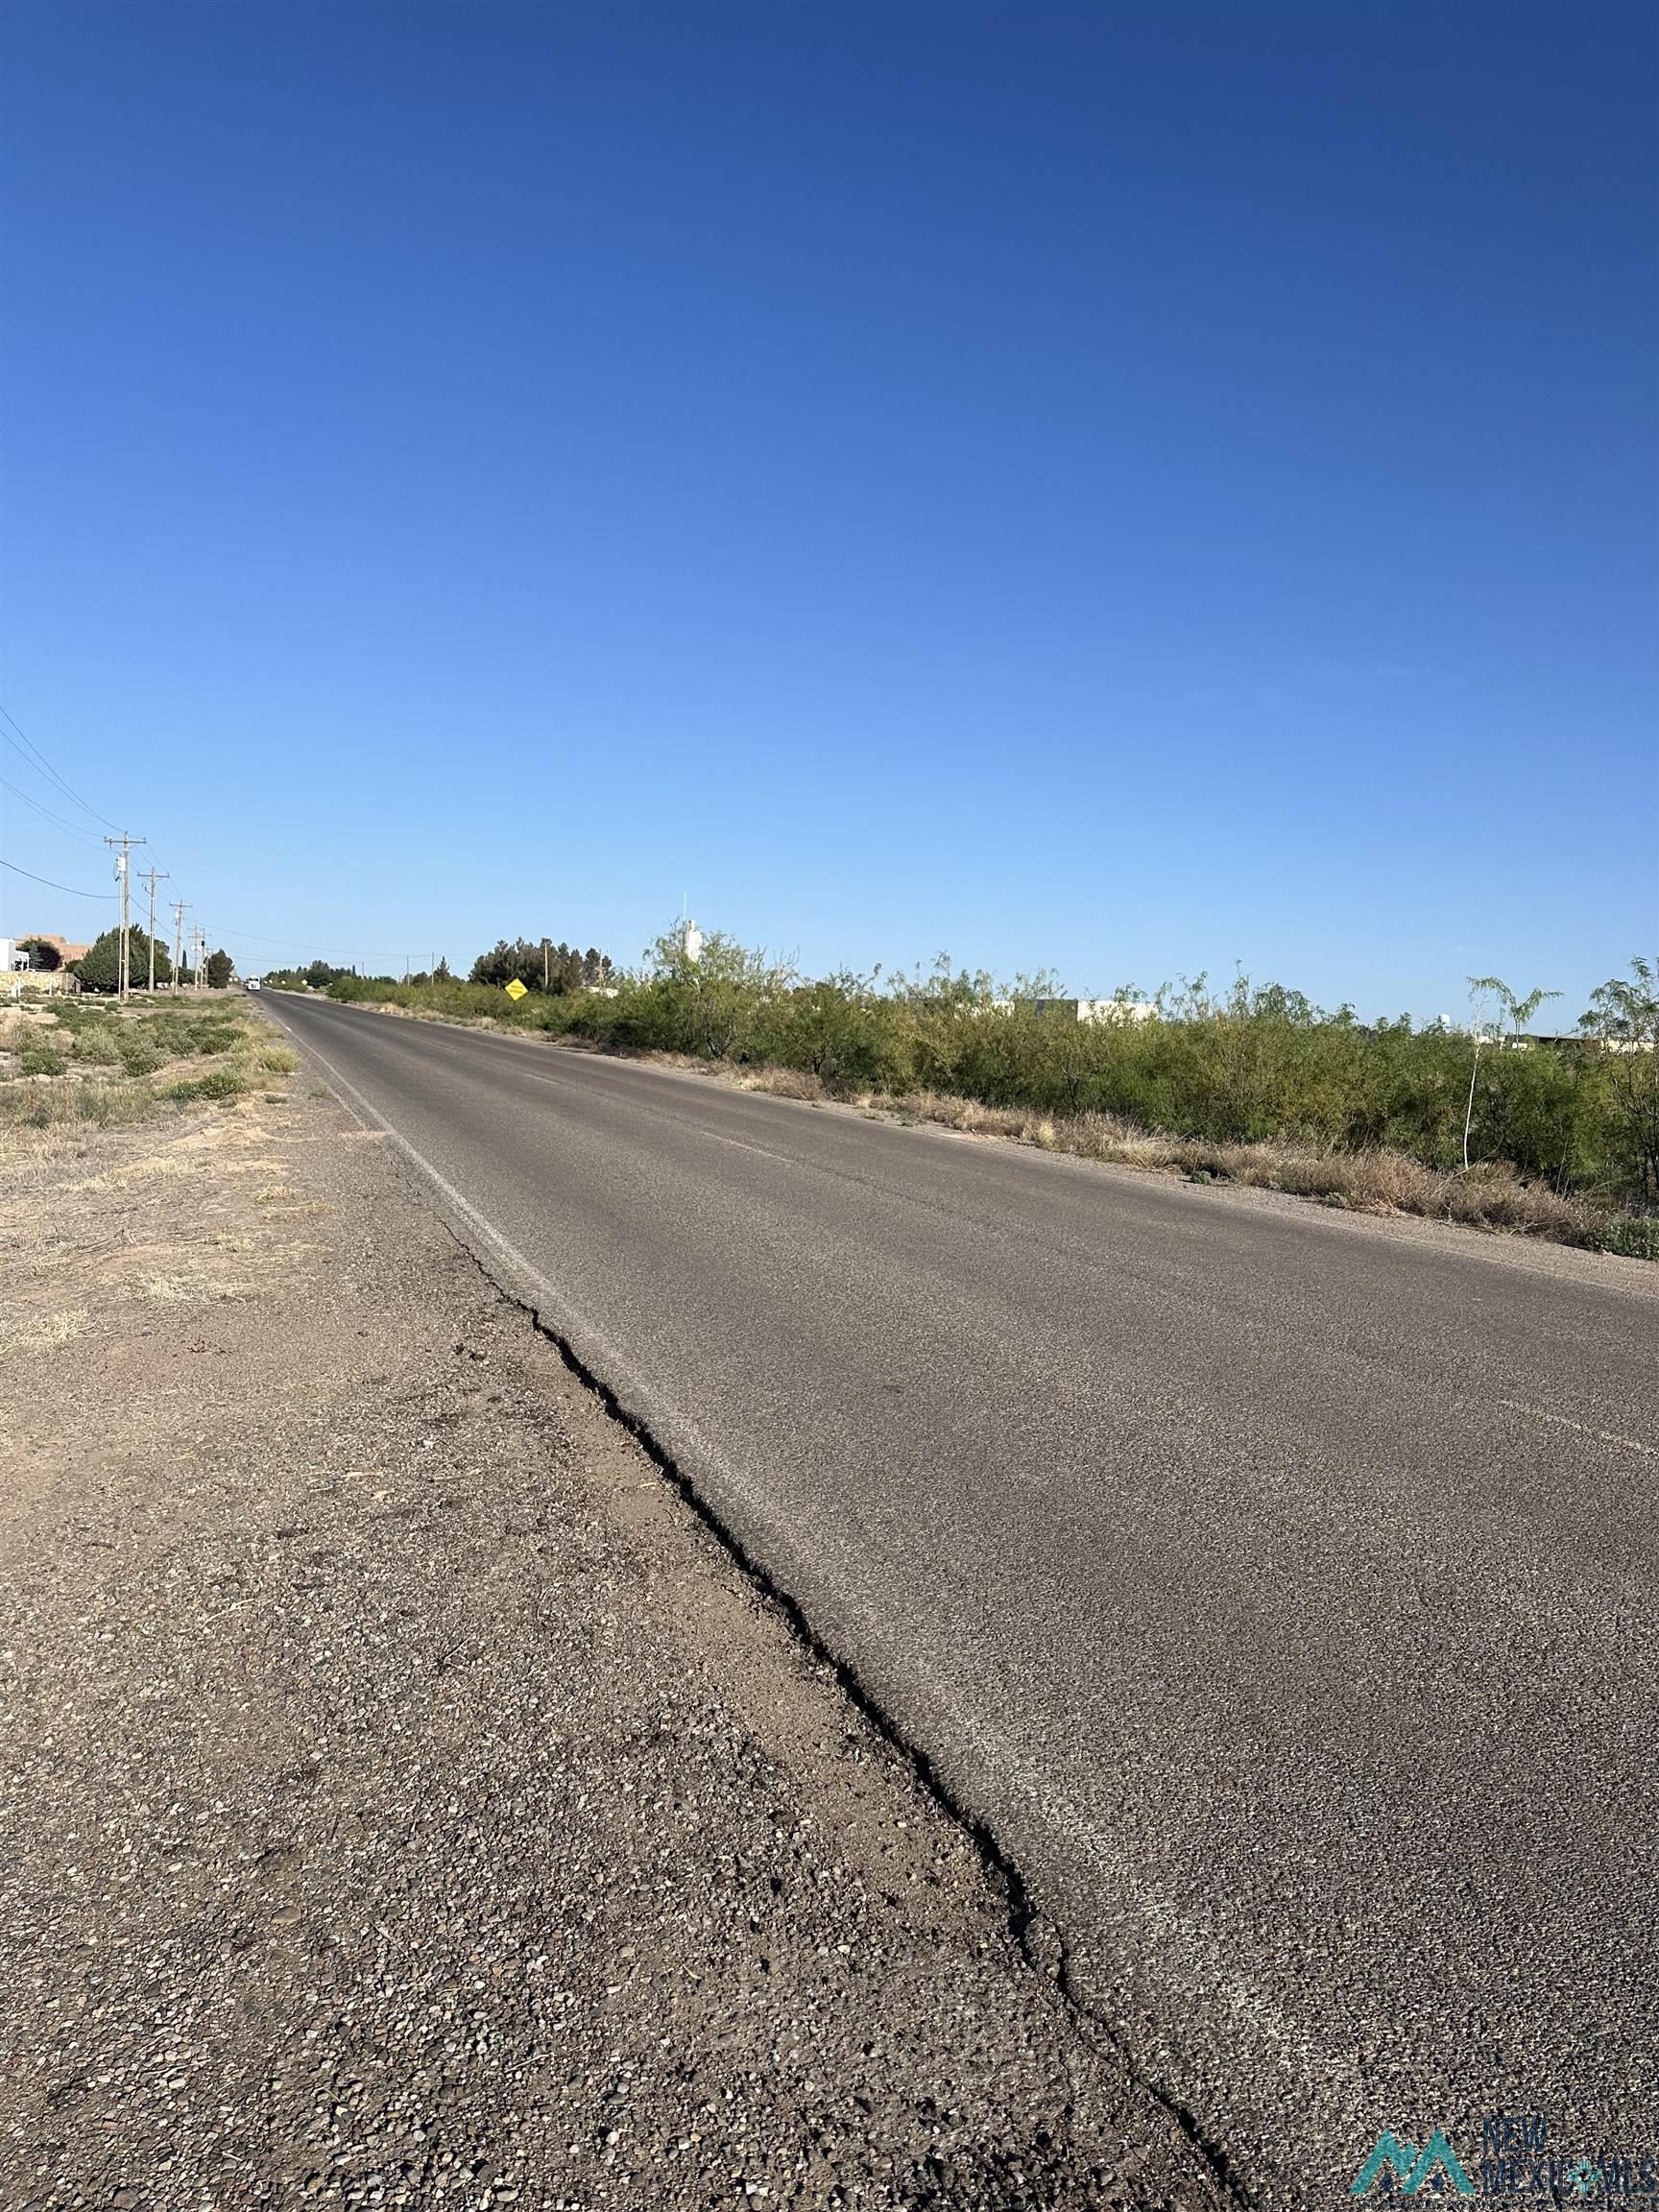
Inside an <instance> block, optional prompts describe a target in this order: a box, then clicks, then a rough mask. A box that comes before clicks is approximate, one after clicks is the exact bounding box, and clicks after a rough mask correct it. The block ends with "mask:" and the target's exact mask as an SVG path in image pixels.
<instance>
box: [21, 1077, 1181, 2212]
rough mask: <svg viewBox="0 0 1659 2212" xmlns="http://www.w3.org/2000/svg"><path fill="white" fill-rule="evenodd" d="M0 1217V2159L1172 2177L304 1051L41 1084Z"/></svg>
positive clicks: (998, 1913)
mask: <svg viewBox="0 0 1659 2212" xmlns="http://www.w3.org/2000/svg"><path fill="white" fill-rule="evenodd" d="M0 1226H3V1228H4V1231H5V1243H4V1258H3V1259H0V1274H3V1277H4V1282H5V1306H4V1310H5V1313H6V1315H7V1326H6V1331H5V1334H4V1338H3V1340H0V1447H3V1450H4V1458H5V1468H6V1472H5V1478H4V1483H3V1486H0V1622H3V1625H0V1699H3V1703H0V1712H3V1714H4V1739H3V1743H0V1825H3V1828H4V1833H5V1836H6V1839H7V1848H6V1851H5V1853H4V1855H3V1857H0V1977H3V1980H4V1985H5V1987H6V1988H7V1990H8V1992H9V2002H8V2005H7V2006H6V2008H5V2009H4V2013H3V2015H0V2175H4V2176H5V2181H4V2187H3V2188H0V2200H3V2201H4V2203H5V2205H6V2206H7V2207H8V2208H9V2212H10V2208H12V2207H15V2208H16V2212H47V2208H49V2207H50V2208H53V2212H57V2208H59V2207H65V2208H67V2207H79V2206H109V2205H118V2206H131V2207H135V2208H143V2212H173V2208H175V2207H177V2208H179V2212H185V2208H190V2212H197V2208H209V2207H211V2208H219V2207H223V2208H224V2212H230V2208H232V2207H234V2208H236V2212H243V2208H249V2207H285V2206H289V2205H296V2204H302V2203H306V2202H311V2201H321V2202H325V2203H327V2202H345V2203H349V2204H354V2205H378V2204H412V2205H420V2206H425V2205H445V2206H447V2205H455V2206H461V2205H471V2206H479V2207H483V2206H486V2205H490V2204H493V2203H494V2204H514V2203H517V2204H521V2205H526V2206H530V2205H534V2206H539V2207H548V2208H552V2207H566V2208H567V2207H574V2206H583V2207H586V2206H589V2205H592V2206H598V2205H623V2204H626V2205H630V2206H656V2205H663V2206H682V2205H685V2206H702V2205H709V2206H714V2205H731V2204H737V2205H744V2204H755V2205H761V2206H766V2205H773V2204H785V2203H788V2204H804V2205H820V2204H822V2205H889V2204H894V2205H897V2204H902V2205H913V2206H918V2207H940V2208H945V2207H970V2206H972V2207H979V2206H985V2207H1004V2206H1005V2207H1015V2206H1019V2207H1043V2206H1052V2207H1055V2208H1058V2207H1061V2206H1072V2205H1078V2206H1084V2205H1087V2206H1096V2205H1098V2206H1107V2205H1112V2206H1117V2205H1123V2206H1129V2205H1134V2206H1143V2207H1152V2206H1168V2207H1171V2208H1175V2207H1179V2208H1182V2212H1186V2208H1188V2207H1194V2208H1195V2207H1199V2206H1205V2205H1211V2204H1214V2203H1216V2202H1219V2201H1220V2200H1221V2192H1220V2190H1219V2189H1218V2187H1217V2185H1216V2184H1215V2182H1214V2178H1213V2176H1212V2175H1211V2173H1210V2171H1209V2169H1208V2167H1207V2166H1206V2164H1205V2162H1204V2160H1203V2159H1202V2158H1201V2156H1200V2155H1199V2153H1198V2152H1196V2151H1195V2150H1194V2149H1193V2148H1192V2146H1191V2145H1190V2143H1189V2142H1188V2141H1187V2139H1186V2138H1185V2136H1184V2134H1183V2132H1182V2130H1181V2128H1180V2127H1179V2125H1178V2124H1177V2122H1176V2120H1175V2119H1174V2118H1173V2117H1172V2116H1171V2115H1170V2114H1169V2113H1167V2112H1166V2110H1165V2109H1164V2108H1163V2107H1162V2106H1161V2105H1160V2104H1157V2102H1156V2101H1155V2100H1154V2099H1153V2098H1152V2096H1151V2095H1150V2094H1149V2093H1148V2092H1147V2091H1146V2090H1145V2089H1143V2088H1142V2086H1141V2085H1140V2084H1138V2083H1137V2082H1136V2081H1135V2080H1132V2079H1131V2078H1130V2076H1129V2074H1128V2073H1127V2071H1126V2069H1125V2067H1124V2065H1123V2063H1122V2062H1121V2060H1120V2058H1119V2057H1118V2055H1117V2053H1116V2052H1115V2051H1114V2050H1113V2049H1112V2047H1110V2046H1109V2045H1106V2044H1103V2043H1101V2042H1099V2041H1097V2040H1095V2039H1094V2036H1093V2033H1092V2032H1091V2031H1090V2030H1088V2028H1087V2027H1086V2026H1085V2025H1084V2024H1082V2023H1081V2022H1080V2021H1079V2019H1078V2017H1077V2016H1076V2015H1075V2013H1074V2012H1073V2011H1072V2010H1071V2008H1070V2007H1069V2006H1068V2005H1067V2003H1066V2002H1065V2000H1064V1998H1063V1996H1062V1994H1061V1991H1060V1989H1059V1987H1058V1986H1057V1984H1056V1983H1055V1981H1054V1979H1053V1978H1052V1975H1051V1973H1050V1972H1047V1971H1045V1968H1044V1964H1043V1961H1044V1959H1045V1957H1046V1955H1047V1946H1046V1942H1045V1937H1044V1932H1043V1931H1042V1929H1041V1928H1040V1927H1038V1928H1029V1927H1024V1926H1022V1920H1021V1914H1020V1912H1019V1911H1018V1898H1017V1897H1015V1898H1013V1899H1011V1897H1010V1895H1009V1893H1008V1890H1007V1888H1006V1886H1005V1884H1003V1883H1002V1882H1001V1881H1000V1879H999V1877H998V1871H997V1869H996V1868H995V1867H994V1866H990V1865H988V1864H987V1863H986V1862H985V1860H984V1859H983V1858H982V1857H981V1855H980V1852H979V1850H978V1848H977V1847H976V1845H975V1842H974V1839H973V1838H972V1837H971V1836H970V1835H969V1834H968V1833H967V1832H966V1831H965V1830H964V1828H963V1827H962V1826H961V1825H960V1824H959V1823H958V1822H956V1821H955V1820H954V1819H952V1818H951V1817H950V1815H949V1814H948V1813H947V1812H946V1811H944V1810H943V1809H942V1808H941V1807H940V1805H939V1803H938V1802H937V1801H936V1799H935V1797H934V1796H933V1794H932V1793H931V1792H930V1791H929V1790H928V1788H927V1787H926V1784H925V1782H924V1781H923V1780H922V1779H920V1778H919V1777H918V1775H917V1773H916V1772H915V1770H914V1768H913V1767H912V1766H911V1764H910V1763H909V1762H908V1760H907V1759H906V1758H905V1757H904V1756H903V1754H902V1752H901V1751H900V1750H899V1749H897V1748H896V1747H895V1746H893V1745H892V1744H891V1743H888V1742H887V1741H886V1740H885V1739H884V1738H883V1736H882V1735H881V1734H880V1733H879V1732H878V1729H877V1728H876V1727H875V1726H874V1725H873V1724H872V1723H871V1722H870V1721H869V1720H868V1719H866V1718H865V1717H864V1716H863V1715H861V1714H860V1713H859V1711H858V1710H857V1709H856V1708H855V1706H854V1704H853V1703H852V1702H851V1701H850V1699H849V1698H848V1696H847V1695H846V1694H845V1692H844V1691H843V1689H842V1687H841V1685H840V1684H839V1682H838V1681H837V1679H836V1677H835V1675H834V1674H833V1672H832V1671H831V1670H830V1669H829V1667H827V1666H826V1665H824V1664H822V1663H820V1662H819V1661H818V1660H817V1659H816V1658H815V1657H814V1655H813V1654H812V1653H811V1652H810V1651H809V1650H808V1649H807V1648H806V1647H805V1646H804V1645H803V1644H802V1642H801V1641H800V1640H799V1639H798V1638H797V1637H796V1635H795V1634H794V1633H793V1631H792V1629H791V1627H790V1625H789V1623H788V1621H787V1620H786V1618H785V1617H784V1615H783V1613H782V1612H781V1610H780V1609H779V1608H778V1607H777V1606H776V1605H774V1604H773V1603H772V1602H771V1601H770V1600H769V1599H767V1597H766V1596H765V1594H764V1592H762V1591H761V1590H759V1589H757V1587H756V1585H755V1584H754V1583H753V1582H752V1581H751V1580H750V1579H749V1578H748V1577H747V1576H746V1575H744V1573H743V1572H742V1571H741V1570H740V1569H739V1568H738V1567H737V1566H736V1565H735V1563H734V1562H733V1559H732V1558H731V1556H730V1555H729V1554H728V1552H727V1551H725V1550H724V1548H723V1547H722V1546H721V1544H720V1543H719V1542H718V1540H717V1538H716V1537H715V1536H714V1534H712V1533H711V1532H710V1531H709V1529H708V1528H707V1527H705V1526H704V1525H703V1523H701V1522H700V1521H699V1519H698V1518H697V1516H696V1515H695V1514H694V1512H693V1511H692V1510H691V1509H690V1507H689V1506H688V1505H686V1504H685V1502H684V1501H683V1500H682V1499H681V1498H680V1497H679V1496H678V1495H677V1494H676V1492H675V1491H674V1490H673V1488H672V1487H671V1485H670V1484H669V1482H668V1481H667V1480H666V1479H665V1478H664V1477H663V1476H662V1475H661V1473H660V1471H659V1470H658V1469H657V1468H656V1467H655V1466H654V1465H653V1464H652V1462H651V1461H650V1460H649V1459H648V1458H647V1457H646V1456H645V1455H644V1454H643V1452H642V1451H641V1450H640V1449H639V1448H638V1447H637V1445H636V1444H635V1443H634V1442H633V1440H632V1439H631V1438H630V1437H629V1436H628V1435H627V1433H626V1432H625V1431H623V1430H622V1429H621V1428H620V1427H619V1425H617V1424H616V1423H615V1422H613V1420H612V1419H611V1418H610V1417H609V1416H608V1415H607V1414H606V1412H605V1410H604V1408H603V1407H602V1406H601V1405H600V1404H599V1403H598V1401H597V1400H596V1399H595V1398H593V1397H592V1396H591V1395H590V1394H589V1392H588V1391H587V1390H586V1389H585V1388H584V1387H583V1385H582V1384H581V1383H579V1382H578V1381H577V1380H576V1379H575V1378H574V1377H573V1376H572V1375H571V1374H570V1373H569V1372H568V1371H567V1370H566V1369H565V1366H564V1365H563V1364H562V1362H561V1360H560V1359H559V1357H558V1355H557V1353H556V1352H555V1351H554V1349H553V1348H552V1347H551V1346H550V1345H549V1344H548V1343H546V1342H545V1341H544V1340H542V1339H541V1337H539V1336H538V1335H537V1334H536V1333H535V1331H534V1330H533V1328H532V1326H531V1324H530V1322H529V1321H528V1320H527V1318H526V1317H525V1316H524V1315H523V1314H521V1313H520V1312H519V1311H518V1310H516V1309H515V1308H514V1307H512V1306H511V1305H510V1304H509V1303H508V1302H507V1301H506V1300H504V1299H503V1298H502V1297H501V1296H500V1295H499V1294H498V1292H496V1290H495V1289H494V1288H493V1286H491V1285H490V1284H489V1283H488V1282H487V1280H486V1279H485V1278H484V1277H483V1276H482V1275H481V1274H480V1273H479V1271H478V1269H477V1268H476V1266H475V1265H474V1263H473V1262H472V1261H471V1260H470V1259H469V1257H468V1256H467V1254H466V1253H465V1252H464V1251H463V1250H462V1249H461V1248H460V1246H459V1245H458V1244H457V1243H456V1242H455V1241H454V1240H453V1238H451V1236H450V1235H449V1233H448V1231H447V1230H446V1229H445V1228H444V1226H443V1225H442V1224H441V1223H440V1222H439V1220H438V1219H437V1218H436V1216H435V1215H434V1214H432V1213H431V1212H430V1211H429V1210H428V1209H427V1207H426V1206H425V1205H424V1203H423V1202H422V1200H421V1197H420V1195H419V1192H418V1191H417V1190H416V1189H415V1188H414V1187H413V1185H412V1184H411V1183H410V1181H408V1180H407V1179H406V1178H405V1176H404V1174H403V1173H402V1172H401V1171H400V1170H399V1168H398V1167H397V1164H396V1161H395V1158H394V1157H393V1155H392V1154H391V1153H390V1152H389V1150H388V1149H387V1148H385V1147H384V1146H383V1144H382V1143H381V1142H380V1141H379V1140H378V1139H376V1138H375V1137H373V1136H370V1135H366V1134H364V1133H362V1132H360V1131H358V1130H356V1129H355V1128H353V1126H352V1125H351V1124H350V1122H349V1120H348V1119H347V1118H346V1116H345V1115H344V1113H343V1112H342V1110H341V1109H340V1108H339V1106H338V1105H337V1104H336V1103H335V1102H334V1101H333V1100H332V1099H331V1098H328V1097H325V1096H323V1095H320V1094H315V1093H308V1092H306V1091H305V1089H304V1086H303V1083H302V1082H298V1083H295V1084H293V1085H291V1086H290V1088H289V1091H288V1093H287V1094H286V1095H281V1096H277V1095H269V1096H263V1097H253V1098H249V1099H245V1100H243V1101H241V1102H239V1103H237V1104H234V1105H228V1106H224V1107H219V1108H214V1109H210V1110H204V1111H202V1112H200V1113H194V1114H191V1115H187V1116H184V1117H182V1118H174V1119H170V1120H168V1121H167V1122H166V1123H165V1124H164V1125H162V1126H160V1127H156V1126H149V1127H140V1128H133V1129H121V1130H108V1131H93V1132H88V1133H86V1134H85V1135H84V1138H82V1139H80V1140H78V1141H77V1142H76V1143H75V1144H74V1145H72V1146H66V1147H64V1148H62V1149H61V1150H60V1151H59V1152H57V1153H55V1154H53V1155H51V1156H43V1157H41V1158H39V1159H36V1160H35V1161H34V1162H33V1163H32V1164H31V1165H30V1166H28V1167H27V1168H26V1169H25V1170H7V1171H5V1180H4V1182H3V1184H0Z"/></svg>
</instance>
